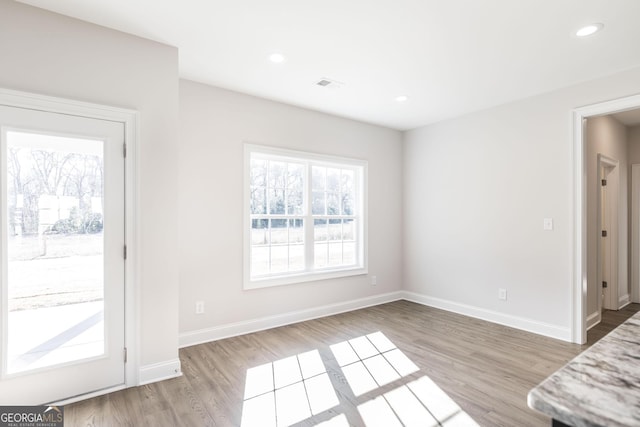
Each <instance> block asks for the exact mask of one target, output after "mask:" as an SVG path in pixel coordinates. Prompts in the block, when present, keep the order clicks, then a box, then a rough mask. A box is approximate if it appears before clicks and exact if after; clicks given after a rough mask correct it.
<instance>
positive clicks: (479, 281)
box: [404, 68, 640, 340]
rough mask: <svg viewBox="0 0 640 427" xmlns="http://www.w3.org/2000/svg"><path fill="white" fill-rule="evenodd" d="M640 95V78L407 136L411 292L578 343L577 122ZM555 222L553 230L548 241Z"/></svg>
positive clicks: (407, 283) (600, 83)
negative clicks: (504, 296)
mask: <svg viewBox="0 0 640 427" xmlns="http://www.w3.org/2000/svg"><path fill="white" fill-rule="evenodd" d="M638 92H640V68H635V69H632V70H628V71H626V72H622V73H619V74H616V75H612V76H609V77H607V78H603V79H599V80H596V81H591V82H587V83H583V84H580V85H576V86H572V87H569V88H565V89H561V90H558V91H555V92H551V93H548V94H544V95H540V96H536V97H532V98H529V99H525V100H521V101H518V102H515V103H511V104H508V105H504V106H501V107H497V108H493V109H490V110H485V111H481V112H477V113H473V114H470V115H467V116H464V117H460V118H457V119H452V120H448V121H444V122H441V123H438V124H434V125H432V126H426V127H423V128H419V129H416V130H413V131H409V132H407V133H406V135H405V140H404V170H405V173H404V191H405V194H404V219H405V220H404V287H405V289H407V290H408V291H410V292H414V293H416V294H417V295H418V296H420V299H422V300H423V301H425V302H428V303H431V304H433V305H439V306H442V307H448V308H449V309H453V310H457V311H460V312H465V313H471V314H474V315H477V316H480V317H484V318H487V319H491V320H494V321H498V322H501V323H505V324H509V325H512V326H517V327H521V328H524V329H529V330H532V331H535V332H538V333H543V334H547V335H551V336H555V337H558V338H562V339H566V340H570V339H571V336H570V326H571V313H570V307H571V301H572V299H571V298H572V289H573V282H572V268H573V258H572V255H573V252H572V246H573V225H574V214H573V210H572V209H573V188H574V187H573V185H574V184H573V174H574V171H573V157H572V156H573V133H572V116H571V111H572V109H574V108H576V107H580V106H585V105H590V104H594V103H598V102H602V101H606V100H610V99H616V98H621V97H624V96H628V95H632V94H636V93H638ZM545 217H552V218H553V219H554V230H553V231H543V227H542V224H543V218H545ZM499 288H504V289H507V290H508V300H507V301H500V300H498V298H497V294H498V289H499Z"/></svg>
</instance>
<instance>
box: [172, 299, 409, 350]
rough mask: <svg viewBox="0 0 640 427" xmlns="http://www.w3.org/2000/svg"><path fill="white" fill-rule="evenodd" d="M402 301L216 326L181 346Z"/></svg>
mask: <svg viewBox="0 0 640 427" xmlns="http://www.w3.org/2000/svg"><path fill="white" fill-rule="evenodd" d="M399 299H402V293H401V291H398V292H391V293H387V294H381V295H374V296H370V297H366V298H360V299H357V300H351V301H345V302H340V303H337V304H330V305H324V306H321V307H314V308H310V309H306V310H298V311H292V312H289V313H284V314H278V315H275V316H268V317H262V318H258V319H252V320H247V321H244V322H237V323H228V324H225V325H220V326H214V327H212V328H206V329H199V330H196V331H191V332H184V333H182V334H180V336H179V345H180V348H183V347H189V346H192V345H197V344H202V343H205V342H211V341H217V340H221V339H224V338H230V337H235V336H238V335H244V334H249V333H252V332H258V331H263V330H265V329H271V328H277V327H279V326H285V325H290V324H292V323H298V322H304V321H306V320H311V319H317V318H320V317H326V316H331V315H334V314H339V313H344V312H347V311H353V310H358V309H360V308H366V307H371V306H374V305H379V304H384V303H387V302H392V301H397V300H399Z"/></svg>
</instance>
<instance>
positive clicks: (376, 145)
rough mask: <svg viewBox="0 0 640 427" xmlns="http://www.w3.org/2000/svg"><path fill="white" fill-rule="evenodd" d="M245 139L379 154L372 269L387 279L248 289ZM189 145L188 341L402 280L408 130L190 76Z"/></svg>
mask: <svg viewBox="0 0 640 427" xmlns="http://www.w3.org/2000/svg"><path fill="white" fill-rule="evenodd" d="M243 142H251V143H258V144H266V145H270V146H274V147H284V148H289V149H295V150H302V151H309V152H315V153H322V154H331V155H337V156H344V157H350V158H357V159H365V160H367V161H368V162H369V189H370V190H369V273H370V275H376V276H377V279H378V285H377V286H375V287H373V286H371V281H370V278H369V277H367V276H354V277H349V278H344V279H338V280H325V281H318V282H310V283H304V284H297V285H288V286H279V287H272V288H266V289H255V290H247V291H245V290H243V288H242V268H243V264H242V263H243V258H242V257H243V253H242V251H243V246H242V244H243V242H242V235H243V228H242V227H243V206H244V205H243V198H242V196H243V185H244V179H243V178H244V177H243ZM180 150H181V151H180V158H179V165H180V188H179V205H180V333H181V337H183V339H181V342H182V343H183V345H186V344H192V343H194V342H197V341H202V340H208V339H213V338H217V337H220V336H224V335H226V334H230V333H240V332H245V331H247V330H252V329H256V328H260V327H264V326H267V325H270V324H272V323H270V322H269V321H267V322H263V323H260V322H258V323H259V326H256V325H257V324H258V323H256V322H252V321H254V320H256V319H265V318H270V316H277V317H279V320H274V321H275V322H276V323H278V322H280V323H282V319H283V317H282V316H283V315H285V316H286V314H287V313H289V314H292V313H293V314H295V313H299V312H300V311H305V310H313V309H314V308H317V307H321V306H327V305H336V304H337V305H340V304H342V303H344V302H346V301H352V300H358V299H362V298H365V299H367V298H369V297H372V296H374V295H381V294H387V293H389V292H394V291H398V290H399V289H400V287H401V284H402V272H401V257H402V245H401V241H402V237H401V231H402V226H401V223H402V191H401V188H402V144H401V133H400V132H397V131H393V130H389V129H385V128H382V127H377V126H372V125H368V124H364V123H359V122H355V121H352V120H347V119H342V118H338V117H334V116H330V115H327V114H322V113H318V112H313V111H309V110H305V109H301V108H297V107H293V106H289V105H284V104H280V103H277V102H272V101H267V100H264V99H260V98H255V97H252V96H248V95H243V94H239V93H236V92H231V91H227V90H223V89H218V88H214V87H211V86H207V85H203V84H199V83H195V82H191V81H184V80H183V81H181V82H180ZM198 300H201V301H204V302H205V308H206V311H205V314H203V315H196V314H195V310H194V309H195V302H196V301H198ZM368 301H373V300H368ZM307 313H308V314H310V313H312V311H309V312H307ZM303 316H304V315H303ZM297 318H298V317H297V316H296V315H292V317H288V318H287V319H292V320H295V319H297ZM284 323H286V320H285V321H284ZM238 324H239V325H238ZM231 326H237V328H232V327H231Z"/></svg>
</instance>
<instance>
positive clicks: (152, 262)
mask: <svg viewBox="0 0 640 427" xmlns="http://www.w3.org/2000/svg"><path fill="white" fill-rule="evenodd" d="M0 58H2V61H1V63H2V65H1V66H0V87H3V88H7V89H14V90H22V91H27V92H35V93H41V94H45V95H52V96H57V97H62V98H70V99H76V100H81V101H88V102H94V103H98V104H106V105H113V106H117V107H125V108H130V109H135V110H138V111H139V112H140V140H139V160H140V165H139V174H140V175H139V178H140V181H139V190H140V193H139V198H140V215H141V217H142V223H141V229H140V230H139V232H140V234H139V237H140V241H139V246H140V281H139V283H138V289H139V294H138V295H139V299H140V319H141V323H140V329H139V330H140V363H141V365H142V368H143V369H144V368H145V367H146V366H154V367H155V368H154V370H153V375H158V376H163V375H164V374H165V372H163V368H162V366H163V365H162V364H163V363H166V362H168V361H175V359H176V358H177V356H178V352H177V342H178V304H177V298H178V287H177V283H178V263H177V258H178V252H177V228H178V227H177V226H178V222H177V219H178V216H177V192H178V187H177V178H178V172H177V163H176V158H177V157H178V138H177V137H178V52H177V50H176V49H175V48H172V47H168V46H164V45H161V44H158V43H155V42H151V41H148V40H144V39H141V38H138V37H134V36H130V35H127V34H124V33H120V32H117V31H113V30H109V29H106V28H103V27H99V26H96V25H92V24H88V23H85V22H82V21H78V20H75V19H71V18H67V17H64V16H61V15H57V14H53V13H50V12H47V11H44V10H41V9H37V8H33V7H30V6H26V5H24V4H21V3H17V2H13V1H8V0H0ZM155 364H160V365H155ZM158 366H160V367H158ZM167 366H169V365H167ZM172 373H173V372H166V375H170V374H172ZM147 379H149V378H147Z"/></svg>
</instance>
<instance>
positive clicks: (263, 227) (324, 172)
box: [244, 144, 367, 289]
mask: <svg viewBox="0 0 640 427" xmlns="http://www.w3.org/2000/svg"><path fill="white" fill-rule="evenodd" d="M366 171H367V163H366V162H365V161H362V160H354V159H346V158H341V157H333V156H324V155H317V154H310V153H303V152H298V151H291V150H284V149H276V148H269V147H264V146H257V145H250V144H246V145H245V178H246V180H247V181H246V183H245V246H244V248H245V255H244V258H245V280H244V287H245V289H251V288H260V287H266V286H275V285H282V284H290V283H296V282H305V281H311V280H320V279H326V278H335V277H341V276H350V275H356V274H365V273H366V272H367V271H366V255H367V251H366V212H365V206H366V191H365V189H366Z"/></svg>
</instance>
